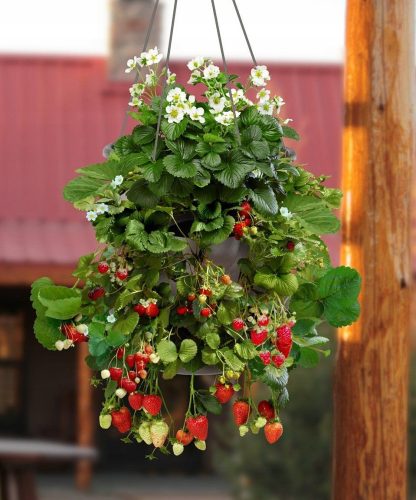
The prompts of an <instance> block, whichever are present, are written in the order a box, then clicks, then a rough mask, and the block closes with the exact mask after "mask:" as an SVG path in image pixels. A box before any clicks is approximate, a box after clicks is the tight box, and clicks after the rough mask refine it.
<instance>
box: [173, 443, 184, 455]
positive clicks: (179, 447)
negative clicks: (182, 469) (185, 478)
mask: <svg viewBox="0 0 416 500" xmlns="http://www.w3.org/2000/svg"><path fill="white" fill-rule="evenodd" d="M184 449H185V447H184V445H183V444H182V443H173V446H172V450H173V454H174V455H175V457H178V456H179V455H182V453H183V450H184Z"/></svg>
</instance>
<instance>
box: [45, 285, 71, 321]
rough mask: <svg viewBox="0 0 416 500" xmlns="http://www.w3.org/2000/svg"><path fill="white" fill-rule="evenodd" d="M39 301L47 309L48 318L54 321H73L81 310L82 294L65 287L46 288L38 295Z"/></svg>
mask: <svg viewBox="0 0 416 500" xmlns="http://www.w3.org/2000/svg"><path fill="white" fill-rule="evenodd" d="M38 297H39V301H40V302H41V303H42V305H44V306H45V307H46V312H45V314H46V316H48V317H50V318H54V319H61V320H65V319H71V318H73V317H74V316H76V315H77V314H78V313H79V310H80V308H81V292H80V291H79V290H78V289H77V288H67V287H65V286H55V285H50V286H44V287H42V288H40V290H39V293H38Z"/></svg>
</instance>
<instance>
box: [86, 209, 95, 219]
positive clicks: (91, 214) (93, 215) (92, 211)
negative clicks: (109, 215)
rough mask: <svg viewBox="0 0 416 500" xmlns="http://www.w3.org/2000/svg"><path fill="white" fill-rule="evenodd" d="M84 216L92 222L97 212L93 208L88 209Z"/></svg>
mask: <svg viewBox="0 0 416 500" xmlns="http://www.w3.org/2000/svg"><path fill="white" fill-rule="evenodd" d="M85 217H86V218H87V221H89V222H94V221H95V220H96V219H97V212H95V211H94V210H89V211H88V212H87V215H86V216H85Z"/></svg>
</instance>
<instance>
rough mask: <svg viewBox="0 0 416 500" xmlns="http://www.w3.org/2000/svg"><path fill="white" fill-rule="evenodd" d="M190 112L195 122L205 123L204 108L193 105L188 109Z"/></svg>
mask: <svg viewBox="0 0 416 500" xmlns="http://www.w3.org/2000/svg"><path fill="white" fill-rule="evenodd" d="M188 114H189V117H190V119H191V120H193V121H194V122H199V123H205V118H204V109H203V108H197V107H196V106H193V107H192V108H191V109H190V110H189V111H188Z"/></svg>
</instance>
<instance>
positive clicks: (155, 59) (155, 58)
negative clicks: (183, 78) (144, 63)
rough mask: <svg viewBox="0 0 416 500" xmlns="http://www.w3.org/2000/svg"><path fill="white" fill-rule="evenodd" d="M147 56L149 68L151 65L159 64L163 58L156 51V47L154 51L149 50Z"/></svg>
mask: <svg viewBox="0 0 416 500" xmlns="http://www.w3.org/2000/svg"><path fill="white" fill-rule="evenodd" d="M147 56H148V59H149V62H150V64H149V66H150V65H151V64H158V63H160V61H161V60H162V58H163V54H161V53H160V52H159V50H158V48H157V47H155V48H154V49H150V50H149V52H148V53H147Z"/></svg>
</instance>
